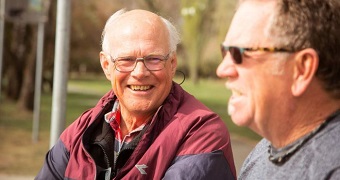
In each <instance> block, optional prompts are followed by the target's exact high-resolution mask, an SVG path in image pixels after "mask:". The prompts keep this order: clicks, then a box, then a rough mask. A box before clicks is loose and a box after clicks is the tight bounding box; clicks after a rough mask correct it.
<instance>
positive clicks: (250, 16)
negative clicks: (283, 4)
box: [224, 0, 276, 47]
mask: <svg viewBox="0 0 340 180" xmlns="http://www.w3.org/2000/svg"><path fill="white" fill-rule="evenodd" d="M275 7H276V1H273V0H271V1H265V0H254V1H243V2H241V4H240V5H239V7H238V9H237V11H236V13H235V15H234V17H233V20H232V23H231V25H230V28H229V30H228V33H227V36H226V39H225V42H224V43H225V44H227V45H235V46H241V47H256V46H259V47H262V46H267V45H268V43H269V44H270V34H269V29H270V25H271V24H272V20H273V17H274V11H275Z"/></svg>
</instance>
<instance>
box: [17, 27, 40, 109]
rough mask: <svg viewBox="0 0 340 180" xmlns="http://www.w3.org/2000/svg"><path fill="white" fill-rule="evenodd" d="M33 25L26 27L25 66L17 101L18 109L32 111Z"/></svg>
mask: <svg viewBox="0 0 340 180" xmlns="http://www.w3.org/2000/svg"><path fill="white" fill-rule="evenodd" d="M33 26H34V25H27V27H26V29H27V31H26V33H27V34H26V36H25V46H26V49H27V51H26V56H25V59H26V66H25V69H24V74H23V75H24V79H23V84H22V88H21V92H20V97H19V100H18V107H19V109H22V110H30V111H31V110H33V105H34V77H35V61H36V49H37V46H36V44H37V43H36V39H37V31H36V28H33Z"/></svg>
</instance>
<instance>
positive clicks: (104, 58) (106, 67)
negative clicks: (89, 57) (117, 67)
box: [99, 51, 111, 80]
mask: <svg viewBox="0 0 340 180" xmlns="http://www.w3.org/2000/svg"><path fill="white" fill-rule="evenodd" d="M99 58H100V65H101V66H102V69H103V71H104V74H105V76H106V78H107V79H108V80H111V71H110V59H109V58H108V55H106V53H104V52H103V51H101V52H100V53H99Z"/></svg>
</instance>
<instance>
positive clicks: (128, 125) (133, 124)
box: [120, 113, 153, 137]
mask: <svg viewBox="0 0 340 180" xmlns="http://www.w3.org/2000/svg"><path fill="white" fill-rule="evenodd" d="M152 116H153V115H145V116H141V115H139V116H131V115H126V114H123V113H122V114H121V122H120V129H121V132H122V135H123V137H124V136H126V135H128V134H129V133H130V132H131V131H133V130H135V129H136V128H138V127H139V126H141V125H142V124H144V123H146V122H148V121H149V120H150V119H151V118H152Z"/></svg>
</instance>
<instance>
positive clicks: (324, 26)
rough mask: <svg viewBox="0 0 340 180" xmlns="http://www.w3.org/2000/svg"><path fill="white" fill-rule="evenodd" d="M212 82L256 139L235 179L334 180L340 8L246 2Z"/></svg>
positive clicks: (315, 0)
mask: <svg viewBox="0 0 340 180" xmlns="http://www.w3.org/2000/svg"><path fill="white" fill-rule="evenodd" d="M221 50H222V55H223V61H222V63H221V64H220V65H219V67H218V69H217V75H218V76H219V77H221V78H227V82H226V87H227V88H229V89H230V90H231V92H232V95H231V97H230V99H229V104H228V113H229V114H230V116H231V117H232V120H233V122H234V123H235V124H237V125H240V126H246V127H249V128H250V129H252V130H253V131H255V132H256V133H258V134H259V135H261V136H262V137H264V138H263V140H261V141H260V142H259V143H258V145H257V146H256V147H255V149H254V150H253V151H252V152H251V153H250V155H249V156H248V158H247V159H246V161H245V162H244V164H243V167H242V169H241V172H240V175H239V179H251V180H253V179H340V151H339V149H340V143H339V141H340V1H339V0H299V1H297V0H245V1H242V0H241V1H240V4H239V6H238V9H237V11H236V14H235V16H234V18H233V21H232V23H231V26H230V29H229V31H228V33H227V35H226V38H225V41H224V42H223V43H222V45H221Z"/></svg>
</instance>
